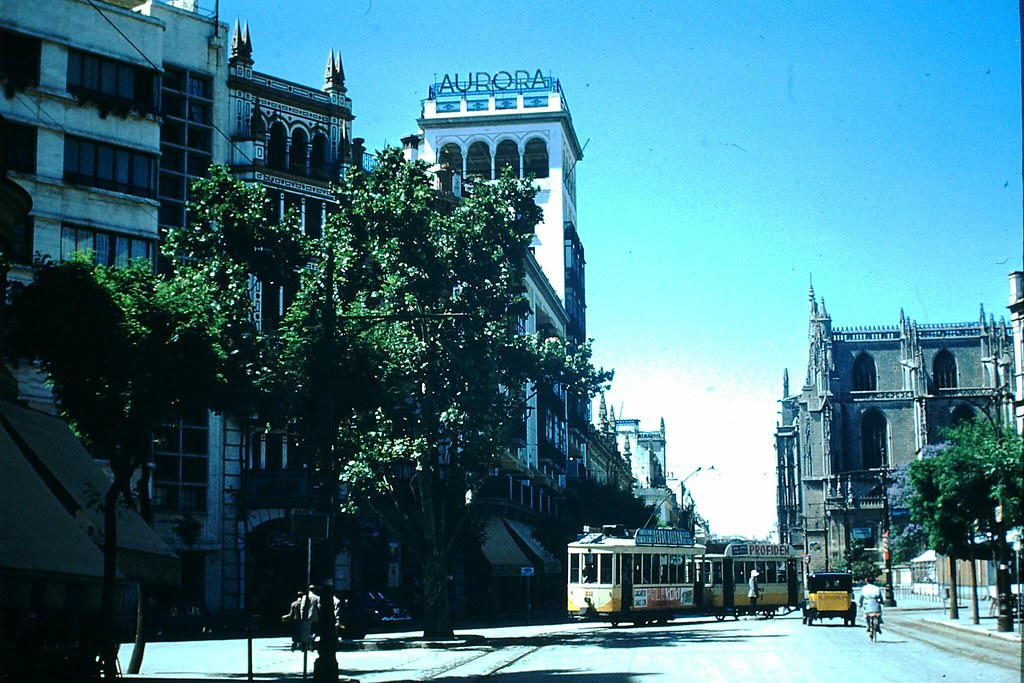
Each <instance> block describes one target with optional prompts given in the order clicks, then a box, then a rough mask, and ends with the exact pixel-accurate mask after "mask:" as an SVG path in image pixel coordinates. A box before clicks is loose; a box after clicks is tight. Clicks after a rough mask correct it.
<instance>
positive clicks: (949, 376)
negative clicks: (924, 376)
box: [932, 349, 957, 389]
mask: <svg viewBox="0 0 1024 683" xmlns="http://www.w3.org/2000/svg"><path fill="white" fill-rule="evenodd" d="M932 378H933V379H934V380H935V388H936V389H955V388H956V386H957V381H956V359H955V358H953V354H951V353H950V352H949V351H947V350H946V349H942V350H941V351H939V352H938V353H937V354H935V362H933V363H932Z"/></svg>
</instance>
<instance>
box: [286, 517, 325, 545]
mask: <svg viewBox="0 0 1024 683" xmlns="http://www.w3.org/2000/svg"><path fill="white" fill-rule="evenodd" d="M330 525H331V522H330V517H329V516H328V515H325V514H323V513H321V512H293V513H292V536H295V537H296V538H312V539H314V540H318V541H322V540H325V539H326V538H327V531H328V529H329V528H330Z"/></svg>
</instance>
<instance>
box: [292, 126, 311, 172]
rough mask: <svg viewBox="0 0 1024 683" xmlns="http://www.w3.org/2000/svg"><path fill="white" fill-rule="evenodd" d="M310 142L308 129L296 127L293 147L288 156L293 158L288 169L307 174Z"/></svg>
mask: <svg viewBox="0 0 1024 683" xmlns="http://www.w3.org/2000/svg"><path fill="white" fill-rule="evenodd" d="M308 143H309V136H307V135H306V131H304V130H302V129H301V128H296V129H295V132H294V133H292V147H291V149H290V150H289V153H288V156H289V157H290V158H291V163H290V164H289V165H288V170H289V171H291V172H292V173H294V174H296V175H306V172H307V171H306V152H307V151H308V149H309V144H308Z"/></svg>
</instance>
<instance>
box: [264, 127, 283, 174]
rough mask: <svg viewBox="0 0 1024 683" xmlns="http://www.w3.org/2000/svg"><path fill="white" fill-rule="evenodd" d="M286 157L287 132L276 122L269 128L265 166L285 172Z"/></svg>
mask: <svg viewBox="0 0 1024 683" xmlns="http://www.w3.org/2000/svg"><path fill="white" fill-rule="evenodd" d="M287 157H288V131H287V130H286V129H285V127H284V124H283V123H281V122H280V121H278V122H277V123H275V124H274V125H272V126H271V127H270V145H269V146H268V147H267V166H268V167H270V168H273V169H277V170H278V171H283V170H285V164H286V161H285V160H286V159H287Z"/></svg>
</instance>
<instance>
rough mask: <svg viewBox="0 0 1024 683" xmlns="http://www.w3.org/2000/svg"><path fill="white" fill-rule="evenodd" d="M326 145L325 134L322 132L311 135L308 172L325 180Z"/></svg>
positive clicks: (326, 174)
mask: <svg viewBox="0 0 1024 683" xmlns="http://www.w3.org/2000/svg"><path fill="white" fill-rule="evenodd" d="M327 145H328V143H327V136H326V135H324V134H323V133H317V134H316V135H314V136H313V146H312V149H311V150H310V152H309V174H310V175H312V176H313V177H314V178H319V179H320V180H326V179H327V176H328V173H327Z"/></svg>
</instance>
